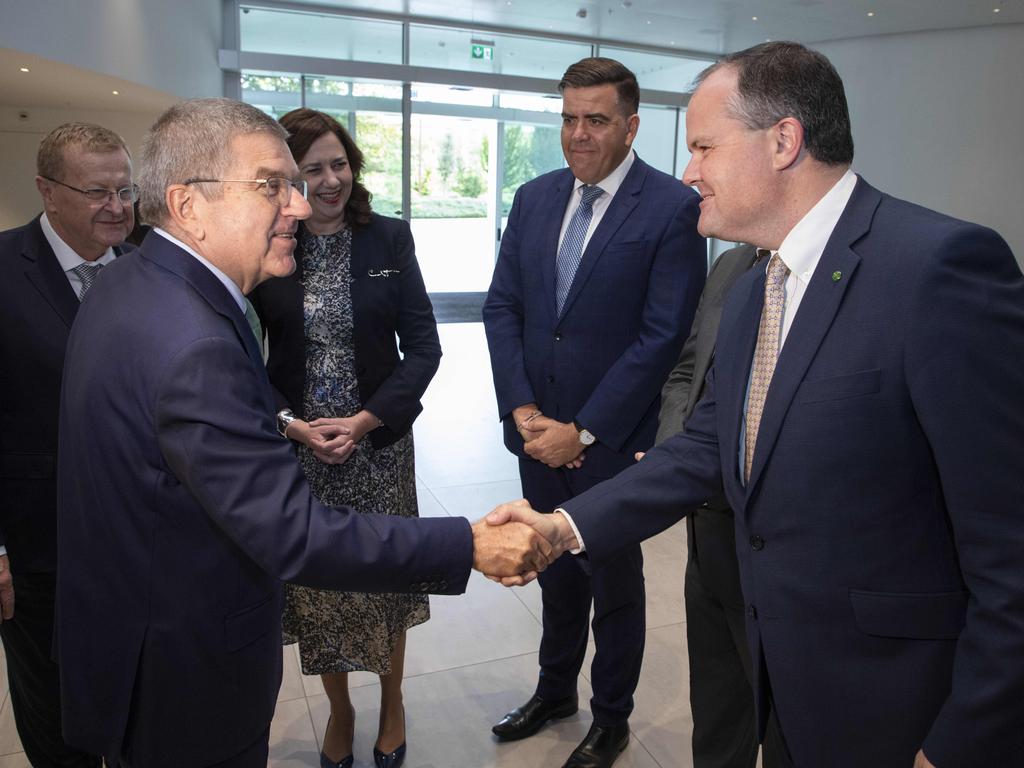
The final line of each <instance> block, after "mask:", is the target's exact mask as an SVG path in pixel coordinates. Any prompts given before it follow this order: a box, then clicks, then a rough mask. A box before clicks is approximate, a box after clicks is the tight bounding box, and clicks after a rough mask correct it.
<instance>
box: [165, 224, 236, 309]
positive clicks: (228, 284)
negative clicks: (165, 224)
mask: <svg viewBox="0 0 1024 768" xmlns="http://www.w3.org/2000/svg"><path fill="white" fill-rule="evenodd" d="M153 231H154V232H156V233H157V234H158V235H160V236H161V237H162V238H164V239H165V240H170V241H171V242H172V243H174V244H175V245H176V246H178V247H179V248H181V250H183V251H185V252H186V253H188V254H190V255H191V256H192V257H193V258H195V259H196V261H198V262H199V263H200V264H202V265H203V266H204V267H206V268H207V269H208V270H210V271H211V272H213V276H214V277H216V278H217V279H218V280H220V281H221V282H222V283H224V287H225V288H227V289H228V293H230V294H231V298H233V299H234V300H235V304H237V305H238V308H239V309H240V310H242V314H243V315H244V314H245V296H243V295H242V289H241V288H239V287H238V286H237V285H235V281H234V280H232V279H231V278H230V277H228V276H227V275H225V274H224V273H223V272H221V271H220V270H219V269H217V267H215V266H214V265H213V264H211V263H210V262H209V261H207V260H206V259H204V258H203V257H202V256H200V255H199V254H198V253H196V252H195V251H193V250H192V249H191V248H189V247H188V246H187V245H185V244H184V243H183V242H181V240H179V239H178V238H176V237H175V236H174V235H172V234H170V233H168V232H167V230H164V229H161V228H160V227H153Z"/></svg>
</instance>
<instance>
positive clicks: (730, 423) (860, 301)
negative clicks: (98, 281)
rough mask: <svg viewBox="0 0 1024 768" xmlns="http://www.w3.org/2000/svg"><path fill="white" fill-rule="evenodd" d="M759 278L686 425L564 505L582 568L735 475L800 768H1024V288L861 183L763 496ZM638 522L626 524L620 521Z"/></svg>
mask: <svg viewBox="0 0 1024 768" xmlns="http://www.w3.org/2000/svg"><path fill="white" fill-rule="evenodd" d="M764 281H765V273H764V270H763V269H755V270H751V272H750V273H748V274H747V275H744V276H743V277H742V278H740V280H739V282H738V283H737V285H736V287H735V288H734V289H733V291H732V292H731V293H730V294H729V297H728V299H727V301H726V305H725V309H724V312H723V315H722V322H721V328H720V332H719V336H718V343H717V352H716V358H715V362H714V365H713V367H712V369H711V371H710V373H709V374H708V380H707V394H706V395H705V397H704V399H703V400H702V401H701V403H700V404H699V405H698V406H697V409H696V411H694V413H693V415H692V417H691V418H690V420H689V421H688V422H687V425H686V431H685V432H684V433H681V434H679V435H676V436H675V437H673V438H670V439H669V440H668V441H666V442H665V443H663V444H662V445H661V446H659V447H657V448H655V449H652V450H651V451H650V452H649V453H648V454H647V456H646V458H644V460H643V461H641V462H640V463H639V464H638V465H637V466H636V467H634V468H631V469H629V470H627V471H626V472H624V473H623V474H622V475H620V476H619V477H618V478H616V479H615V480H614V481H612V482H610V483H605V484H602V485H601V486H599V487H597V488H595V489H593V491H590V492H588V493H586V494H583V495H581V496H580V497H577V499H575V500H573V501H570V502H568V503H566V505H565V506H566V508H567V509H568V510H569V512H570V514H571V515H572V516H573V519H574V520H575V522H576V524H577V526H578V527H579V529H580V532H581V535H582V537H583V539H584V541H585V543H586V548H587V552H588V554H589V557H590V558H591V559H595V560H601V559H603V558H606V557H608V556H609V555H610V554H612V553H613V552H614V551H617V550H618V549H619V548H620V547H622V546H623V545H626V544H629V543H632V542H636V541H639V540H641V539H643V538H646V537H648V536H651V535H653V534H654V533H656V532H657V531H659V530H662V529H664V528H666V527H668V526H669V525H671V524H672V523H674V522H675V521H677V520H678V519H679V517H680V516H681V514H682V512H681V510H686V509H689V508H693V507H694V506H695V505H697V504H699V503H700V502H701V501H702V500H703V499H704V498H706V497H707V496H709V495H710V494H711V493H713V492H714V491H715V490H716V488H718V487H719V486H720V484H721V483H723V482H724V485H725V491H726V496H727V498H728V500H729V504H730V506H731V507H732V508H733V509H734V510H735V513H736V514H735V520H736V546H737V552H738V555H739V562H740V571H741V580H742V585H743V593H744V595H745V597H746V600H747V601H748V606H747V610H748V622H747V629H748V636H749V641H750V646H751V657H752V659H753V660H754V666H755V670H754V680H755V683H756V688H757V693H758V697H759V705H760V707H759V711H760V715H761V724H762V726H763V723H764V715H765V707H764V704H765V703H766V698H767V695H768V687H767V684H766V681H767V680H768V679H770V681H771V682H770V685H771V694H772V699H773V702H774V705H775V707H776V708H777V712H778V716H779V722H780V725H781V727H782V730H783V733H784V734H785V737H786V741H787V744H788V746H789V748H790V751H791V752H792V755H793V758H794V760H795V763H796V765H798V766H825V765H827V766H830V768H847V767H849V768H854V766H857V767H858V768H859V767H860V766H872V768H888V767H889V766H892V767H893V768H898V767H900V766H909V765H912V764H913V760H914V755H915V753H916V752H917V750H918V749H920V748H922V746H923V748H924V751H925V754H926V755H927V756H928V757H929V758H930V759H931V761H932V762H933V763H934V764H935V765H937V766H941V768H969V767H971V768H973V767H975V766H980V765H1019V764H1020V759H1021V752H1020V750H1021V725H1022V724H1024V567H1022V565H1021V563H1022V553H1024V513H1022V506H1021V502H1022V499H1024V452H1022V450H1021V445H1022V438H1024V409H1022V408H1021V407H1020V402H1019V401H1020V395H1021V392H1024V365H1022V364H1021V360H1024V278H1022V275H1021V271H1020V268H1019V267H1018V265H1017V263H1016V261H1015V260H1014V258H1013V254H1012V253H1011V252H1010V250H1009V248H1008V247H1007V245H1006V243H1005V242H1004V241H1003V240H1002V239H1001V238H1000V237H999V236H998V235H997V234H996V233H994V232H992V231H991V230H989V229H985V228H983V227H979V226H977V225H973V224H968V223H965V222H962V221H958V220H956V219H952V218H950V217H947V216H943V215H941V214H938V213H935V212H933V211H929V210H926V209H924V208H920V207H918V206H915V205H912V204H910V203H906V202H903V201H900V200H896V199H894V198H892V197H889V196H887V195H884V194H882V193H880V192H878V191H877V190H876V189H873V188H872V187H871V186H870V185H868V184H867V183H866V182H865V181H864V180H863V179H860V180H858V182H857V186H856V188H855V190H854V193H853V196H852V198H851V199H850V202H849V204H848V205H847V207H846V210H845V211H844V213H843V215H842V217H841V218H840V220H839V223H838V225H837V226H836V228H835V230H834V232H833V234H832V236H831V238H830V239H829V242H828V244H827V246H826V248H825V250H824V253H823V255H822V257H821V261H820V263H819V264H818V267H817V269H816V270H815V272H814V276H813V277H812V279H811V283H810V285H809V286H808V289H807V292H806V294H805V295H804V298H803V300H802V303H801V304H800V308H799V311H798V312H797V315H796V317H795V318H794V321H793V325H792V327H791V330H790V332H789V335H788V337H787V339H786V342H785V345H784V346H783V348H782V352H781V354H780V356H779V360H778V364H777V367H776V369H775V375H774V378H773V380H772V382H771V387H770V389H769V391H768V396H767V400H766V402H765V408H764V414H763V416H762V420H761V425H760V432H759V437H758V443H757V449H756V452H755V454H754V460H753V469H752V473H751V477H750V481H749V483H748V484H747V485H746V486H744V485H743V483H742V482H741V479H740V474H739V440H740V427H741V421H742V416H743V403H744V397H745V393H746V388H747V380H748V376H749V371H750V365H751V360H752V358H753V351H754V345H755V342H756V338H757V328H758V323H759V319H760V315H761V307H762V304H763V294H764ZM624 516H625V517H627V518H628V519H629V521H630V522H629V525H628V526H624V525H622V524H621V521H622V519H623V517H624Z"/></svg>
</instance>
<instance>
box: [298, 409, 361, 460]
mask: <svg viewBox="0 0 1024 768" xmlns="http://www.w3.org/2000/svg"><path fill="white" fill-rule="evenodd" d="M375 424H376V417H374V416H373V414H371V413H369V412H368V411H365V410H364V411H360V412H359V413H357V414H356V415H355V416H348V417H346V418H323V419H314V420H313V421H309V422H306V421H300V420H298V419H296V420H295V421H293V422H292V423H291V424H290V425H289V426H288V437H290V438H293V439H295V440H298V441H299V442H300V443H302V444H303V445H305V446H306V447H307V448H309V450H311V451H312V452H313V455H314V456H315V457H316V458H317V459H319V460H320V461H322V462H323V463H324V464H344V463H345V462H346V461H348V459H349V457H350V456H351V455H352V452H353V451H355V449H356V444H357V443H358V442H359V441H360V440H362V439H363V438H364V437H365V436H366V433H367V432H369V431H370V430H371V429H372V428H373V426H374V425H375Z"/></svg>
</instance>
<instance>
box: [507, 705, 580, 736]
mask: <svg viewBox="0 0 1024 768" xmlns="http://www.w3.org/2000/svg"><path fill="white" fill-rule="evenodd" d="M579 708H580V705H579V700H578V699H577V698H576V697H575V696H568V697H566V698H564V699H551V700H549V701H545V700H544V699H542V698H541V697H540V696H536V695H534V696H533V697H531V698H530V700H529V701H528V702H526V703H525V704H523V706H521V707H516V708H515V709H513V710H512V711H511V712H509V713H508V714H507V715H505V716H504V717H503V718H501V722H499V723H498V724H497V725H495V726H494V727H493V728H491V731H492V732H493V733H494V735H495V736H497V737H498V738H499V739H502V740H504V741H515V740H516V739H525V738H526V737H527V736H533V734H535V733H536V732H537V731H539V730H540V729H541V728H543V727H544V724H545V723H546V722H547V721H548V720H558V719H559V718H562V717H568V716H569V715H574V714H576V711H577V710H578V709H579Z"/></svg>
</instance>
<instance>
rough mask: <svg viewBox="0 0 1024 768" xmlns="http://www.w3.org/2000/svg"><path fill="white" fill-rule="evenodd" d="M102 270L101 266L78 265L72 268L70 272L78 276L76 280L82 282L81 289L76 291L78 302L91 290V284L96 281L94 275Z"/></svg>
mask: <svg viewBox="0 0 1024 768" xmlns="http://www.w3.org/2000/svg"><path fill="white" fill-rule="evenodd" d="M102 268H103V265H102V264H90V263H86V264H79V265H78V266H77V267H74V268H73V269H72V270H71V271H72V272H74V273H75V274H76V275H78V279H79V280H81V281H82V287H81V288H79V289H78V300H79V301H81V300H82V299H84V298H85V294H87V293H88V292H89V289H90V288H92V284H93V282H94V281H95V280H96V274H97V273H98V272H99V271H100V270H101V269H102Z"/></svg>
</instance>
